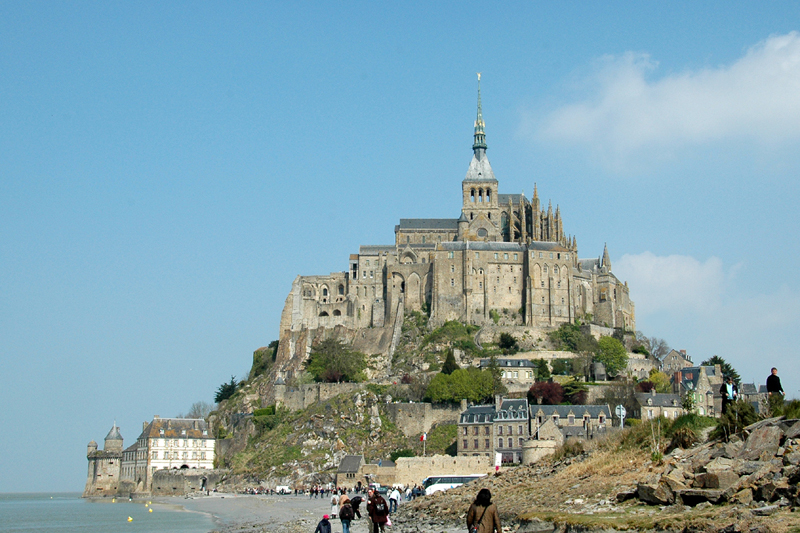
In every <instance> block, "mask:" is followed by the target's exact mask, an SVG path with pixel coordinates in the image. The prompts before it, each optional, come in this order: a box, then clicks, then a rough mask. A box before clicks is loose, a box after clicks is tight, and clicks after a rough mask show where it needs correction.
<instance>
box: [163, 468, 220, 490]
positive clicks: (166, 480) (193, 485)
mask: <svg viewBox="0 0 800 533" xmlns="http://www.w3.org/2000/svg"><path fill="white" fill-rule="evenodd" d="M226 474H228V471H227V470H205V469H196V468H192V469H184V470H174V469H173V470H170V469H163V470H156V471H155V472H154V473H153V489H152V495H153V496H184V495H186V494H190V493H192V492H198V491H200V490H201V488H202V487H203V478H205V480H206V481H205V487H206V488H207V489H209V490H213V489H214V487H215V486H216V485H217V483H219V481H220V480H221V479H222V478H223V477H224V476H225V475H226Z"/></svg>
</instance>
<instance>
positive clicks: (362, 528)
mask: <svg viewBox="0 0 800 533" xmlns="http://www.w3.org/2000/svg"><path fill="white" fill-rule="evenodd" d="M153 504H154V505H170V506H178V507H183V508H184V509H186V510H187V511H190V512H202V513H208V514H211V515H212V516H213V517H214V521H215V523H216V524H217V528H218V529H217V530H215V531H217V532H219V533H232V532H233V531H236V532H238V533H268V532H269V533H301V532H302V533H313V531H314V529H315V528H316V526H317V522H319V521H320V519H321V518H322V516H323V515H325V514H330V511H331V505H330V497H329V496H326V497H325V498H324V499H322V498H309V497H308V496H294V495H274V496H272V495H245V494H225V493H211V494H210V495H209V496H198V497H195V498H183V497H175V498H156V499H154V500H153ZM360 510H361V515H362V517H363V518H362V519H360V520H359V519H356V520H353V521H352V523H351V525H350V531H351V532H352V533H369V531H371V530H370V528H369V526H370V522H369V518H368V517H367V516H366V512H365V504H362V505H361V509H360ZM402 511H403V504H402V503H401V504H400V508H399V509H398V513H397V515H398V517H399V516H402V514H403V512H402ZM331 526H332V527H333V533H341V532H342V523H341V522H340V521H339V520H338V519H335V520H331Z"/></svg>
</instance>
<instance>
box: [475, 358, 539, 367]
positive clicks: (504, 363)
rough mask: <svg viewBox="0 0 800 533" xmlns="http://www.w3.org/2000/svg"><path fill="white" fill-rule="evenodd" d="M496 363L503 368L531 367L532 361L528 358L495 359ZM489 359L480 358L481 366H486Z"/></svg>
mask: <svg viewBox="0 0 800 533" xmlns="http://www.w3.org/2000/svg"><path fill="white" fill-rule="evenodd" d="M496 361H497V365H498V366H500V367H503V368H532V367H533V362H532V361H530V360H529V359H496ZM490 363H491V359H481V368H487V367H488V366H489V364H490Z"/></svg>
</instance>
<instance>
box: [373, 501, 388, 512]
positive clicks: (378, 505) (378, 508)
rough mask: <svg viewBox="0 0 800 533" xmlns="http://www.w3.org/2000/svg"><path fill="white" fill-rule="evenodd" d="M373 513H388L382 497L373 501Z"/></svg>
mask: <svg viewBox="0 0 800 533" xmlns="http://www.w3.org/2000/svg"><path fill="white" fill-rule="evenodd" d="M375 514H376V515H378V516H384V515H387V514H389V511H388V509H386V500H384V499H383V498H381V499H380V500H378V501H376V502H375Z"/></svg>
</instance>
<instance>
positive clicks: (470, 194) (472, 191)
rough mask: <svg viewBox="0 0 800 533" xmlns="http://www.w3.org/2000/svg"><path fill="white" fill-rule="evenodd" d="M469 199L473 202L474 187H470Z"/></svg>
mask: <svg viewBox="0 0 800 533" xmlns="http://www.w3.org/2000/svg"><path fill="white" fill-rule="evenodd" d="M469 201H470V202H475V189H472V190H471V191H469Z"/></svg>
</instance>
